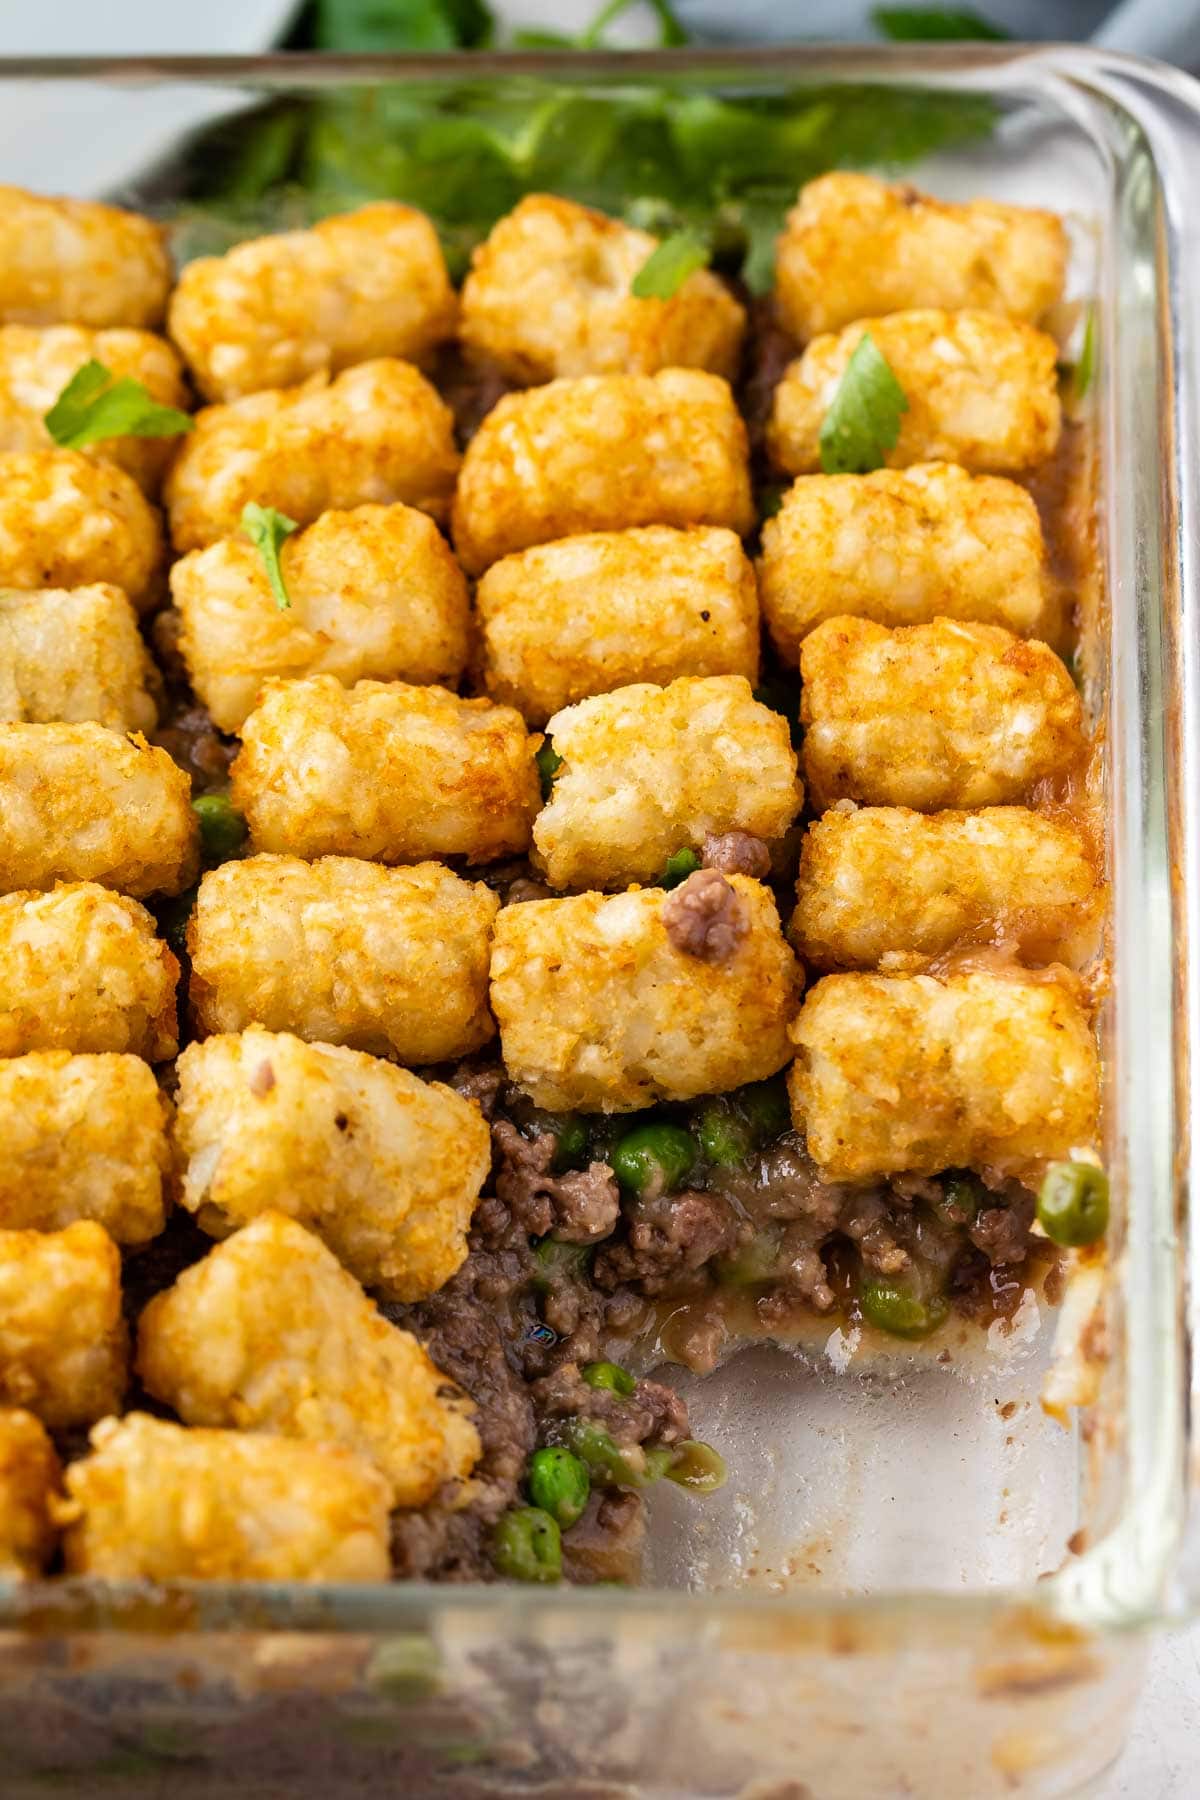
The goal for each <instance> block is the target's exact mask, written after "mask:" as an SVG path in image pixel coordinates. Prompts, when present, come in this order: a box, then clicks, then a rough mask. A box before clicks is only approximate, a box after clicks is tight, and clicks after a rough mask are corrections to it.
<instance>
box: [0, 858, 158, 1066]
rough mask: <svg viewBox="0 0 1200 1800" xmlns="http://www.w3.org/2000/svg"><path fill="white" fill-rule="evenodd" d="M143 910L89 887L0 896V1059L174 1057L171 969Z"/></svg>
mask: <svg viewBox="0 0 1200 1800" xmlns="http://www.w3.org/2000/svg"><path fill="white" fill-rule="evenodd" d="M156 929H157V928H156V926H155V923H154V920H153V919H152V918H151V916H150V914H149V913H148V912H147V911H146V909H145V907H144V906H139V905H138V903H137V901H136V900H129V899H127V898H126V897H125V896H124V895H123V894H114V893H113V892H112V891H111V890H110V889H109V888H105V887H100V886H99V885H98V884H97V883H96V882H94V881H78V882H67V883H64V884H63V885H62V886H60V887H56V888H53V889H52V890H51V891H50V893H48V894H46V893H36V892H34V893H28V892H26V893H16V894H6V895H4V897H3V898H0V1057H2V1056H24V1055H25V1054H26V1052H27V1051H30V1050H73V1051H77V1052H81V1051H86V1052H91V1053H93V1054H94V1053H98V1052H101V1051H116V1052H128V1053H129V1054H131V1055H133V1056H143V1057H145V1058H146V1060H147V1061H148V1062H163V1061H164V1060H165V1059H166V1058H167V1057H170V1056H174V1054H175V1052H176V1050H177V1049H178V1047H179V1045H178V1031H177V1027H176V1020H175V983H176V982H177V981H178V979H179V964H178V962H176V960H175V958H174V956H172V954H171V952H170V950H168V948H167V946H166V945H165V944H164V943H163V942H162V940H161V939H160V938H158V937H157V936H156V935H155V932H156Z"/></svg>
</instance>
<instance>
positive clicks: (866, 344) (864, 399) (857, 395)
mask: <svg viewBox="0 0 1200 1800" xmlns="http://www.w3.org/2000/svg"><path fill="white" fill-rule="evenodd" d="M907 411H908V401H907V400H906V399H905V398H904V389H903V388H902V387H901V386H900V383H899V382H898V381H897V380H896V377H895V375H894V374H893V373H892V367H891V364H890V363H889V362H888V360H887V358H886V356H884V354H883V352H882V351H881V350H880V349H879V347H878V346H877V344H876V343H875V341H874V339H873V338H872V336H871V334H870V332H869V331H864V332H863V334H862V336H861V338H859V340H858V343H857V345H856V346H855V349H854V354H853V356H852V357H851V358H850V361H849V362H848V363H847V364H846V370H845V373H844V374H843V376H842V379H841V380H840V381H839V382H838V386H837V392H836V393H835V394H834V396H833V399H832V401H831V402H830V406H829V411H828V412H827V413H826V414H825V417H824V419H823V421H822V423H821V436H820V449H821V467H822V468H823V469H824V471H825V473H826V474H827V475H865V474H867V473H868V472H869V471H870V470H871V469H881V468H882V467H883V464H884V459H885V457H886V454H887V452H888V451H889V450H894V449H895V447H896V441H897V439H898V438H899V436H900V418H901V415H902V414H903V413H906V412H907Z"/></svg>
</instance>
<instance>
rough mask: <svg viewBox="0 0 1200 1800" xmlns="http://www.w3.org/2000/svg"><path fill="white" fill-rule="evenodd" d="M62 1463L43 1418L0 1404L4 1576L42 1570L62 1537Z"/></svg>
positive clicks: (0, 1562) (0, 1567)
mask: <svg viewBox="0 0 1200 1800" xmlns="http://www.w3.org/2000/svg"><path fill="white" fill-rule="evenodd" d="M61 1491H62V1467H61V1465H60V1463H59V1460H58V1457H57V1455H56V1454H55V1450H54V1445H53V1444H52V1443H51V1442H50V1438H49V1436H48V1435H47V1432H46V1427H45V1426H44V1425H43V1424H42V1422H41V1420H40V1419H36V1418H35V1417H34V1415H33V1414H32V1413H30V1412H25V1411H24V1410H23V1408H21V1407H19V1406H0V1578H7V1577H9V1576H12V1575H26V1576H33V1575H40V1574H41V1573H42V1570H43V1569H44V1568H45V1566H46V1564H47V1563H48V1562H49V1560H50V1553H51V1551H52V1550H53V1549H54V1546H55V1544H56V1543H57V1541H58V1526H57V1523H56V1514H57V1511H58V1505H59V1496H60V1494H61Z"/></svg>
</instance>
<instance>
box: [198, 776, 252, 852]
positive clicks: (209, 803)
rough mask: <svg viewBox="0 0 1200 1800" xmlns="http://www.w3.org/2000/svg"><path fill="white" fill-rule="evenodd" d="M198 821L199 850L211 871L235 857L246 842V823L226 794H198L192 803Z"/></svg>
mask: <svg viewBox="0 0 1200 1800" xmlns="http://www.w3.org/2000/svg"><path fill="white" fill-rule="evenodd" d="M192 806H193V809H194V810H195V813H196V817H197V818H198V819H199V821H200V850H201V854H202V855H203V857H204V861H205V862H206V863H207V864H208V865H209V866H210V867H214V866H215V865H216V864H217V863H223V862H228V861H229V859H230V857H232V856H236V855H237V853H238V851H239V850H240V849H241V847H242V845H243V844H244V843H245V841H246V821H245V819H243V817H242V815H241V813H240V812H238V810H237V808H236V807H235V806H234V804H233V801H232V800H231V799H230V798H229V795H228V794H199V795H197V797H196V799H195V800H193V801H192Z"/></svg>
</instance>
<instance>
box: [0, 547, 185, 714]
mask: <svg viewBox="0 0 1200 1800" xmlns="http://www.w3.org/2000/svg"><path fill="white" fill-rule="evenodd" d="M157 686H158V677H157V674H156V671H155V669H154V665H153V663H152V662H151V660H150V656H149V653H148V652H147V650H146V646H145V644H144V643H143V641H142V636H141V633H140V632H139V630H138V624H137V614H136V613H135V612H134V610H133V607H132V606H131V605H130V603H129V600H128V598H127V597H126V596H125V595H124V594H123V593H122V592H121V590H120V588H116V587H110V586H109V584H108V583H107V582H97V583H96V584H95V585H94V586H93V587H78V588H40V589H31V590H28V589H27V590H22V589H20V588H10V589H6V590H0V720H4V719H7V720H23V721H25V722H26V723H28V724H31V725H45V724H50V723H53V722H54V721H56V720H57V721H60V722H62V723H64V724H80V723H85V722H86V721H88V720H91V721H92V722H93V723H94V724H96V725H109V726H111V727H112V729H113V730H114V731H152V730H153V729H154V726H155V723H156V722H157V719H158V707H157V705H156V704H155V701H154V699H153V697H152V691H153V690H156V689H157Z"/></svg>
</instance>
